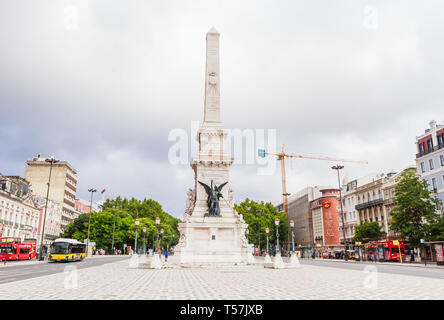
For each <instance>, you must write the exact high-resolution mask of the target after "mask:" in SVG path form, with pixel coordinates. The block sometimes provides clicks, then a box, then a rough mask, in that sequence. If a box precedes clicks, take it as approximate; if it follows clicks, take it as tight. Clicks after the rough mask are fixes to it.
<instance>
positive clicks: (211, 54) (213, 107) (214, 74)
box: [204, 27, 222, 127]
mask: <svg viewBox="0 0 444 320" xmlns="http://www.w3.org/2000/svg"><path fill="white" fill-rule="evenodd" d="M219 36H220V35H219V32H217V31H216V29H214V27H213V28H211V29H210V31H208V32H207V38H206V40H207V55H206V57H207V60H206V66H205V76H206V81H205V104H204V105H205V109H204V127H221V126H222V123H221V122H220V75H219V71H220V66H219Z"/></svg>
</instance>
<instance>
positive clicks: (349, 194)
mask: <svg viewBox="0 0 444 320" xmlns="http://www.w3.org/2000/svg"><path fill="white" fill-rule="evenodd" d="M357 187H358V179H355V180H352V181H349V180H348V179H347V178H344V179H343V181H342V190H341V191H342V211H343V214H344V225H345V227H344V232H345V238H346V241H347V243H351V241H352V239H353V237H354V236H355V227H356V226H357V225H359V215H358V212H357V211H356V203H357V199H356V189H357ZM338 201H340V199H339V198H338ZM338 212H339V231H340V232H339V239H340V242H341V243H344V232H342V218H341V207H340V203H339V206H338Z"/></svg>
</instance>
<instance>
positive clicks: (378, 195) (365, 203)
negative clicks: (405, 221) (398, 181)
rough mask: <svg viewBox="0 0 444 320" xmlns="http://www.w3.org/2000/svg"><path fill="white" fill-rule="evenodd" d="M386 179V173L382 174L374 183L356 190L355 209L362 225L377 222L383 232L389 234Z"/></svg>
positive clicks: (375, 178) (377, 176) (365, 184)
mask: <svg viewBox="0 0 444 320" xmlns="http://www.w3.org/2000/svg"><path fill="white" fill-rule="evenodd" d="M385 177H386V175H385V174H384V173H380V174H378V175H376V176H375V177H374V178H373V179H372V181H370V182H368V183H364V184H362V185H360V186H358V187H357V188H356V199H357V204H356V206H355V208H356V210H357V211H358V213H359V221H360V223H362V222H373V221H376V222H378V224H379V226H380V227H381V228H382V230H383V231H384V232H385V233H386V234H388V233H389V228H388V223H387V211H386V207H385V206H384V198H383V192H382V190H383V189H382V187H383V183H384V182H385V180H384V178H385Z"/></svg>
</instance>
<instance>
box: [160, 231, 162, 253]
mask: <svg viewBox="0 0 444 320" xmlns="http://www.w3.org/2000/svg"><path fill="white" fill-rule="evenodd" d="M160 234H161V237H160V250H161V251H162V250H163V228H162V229H160Z"/></svg>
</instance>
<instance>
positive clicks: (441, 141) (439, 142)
mask: <svg viewBox="0 0 444 320" xmlns="http://www.w3.org/2000/svg"><path fill="white" fill-rule="evenodd" d="M443 136H444V133H441V134H440V135H438V145H439V146H442V145H444V141H443Z"/></svg>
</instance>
